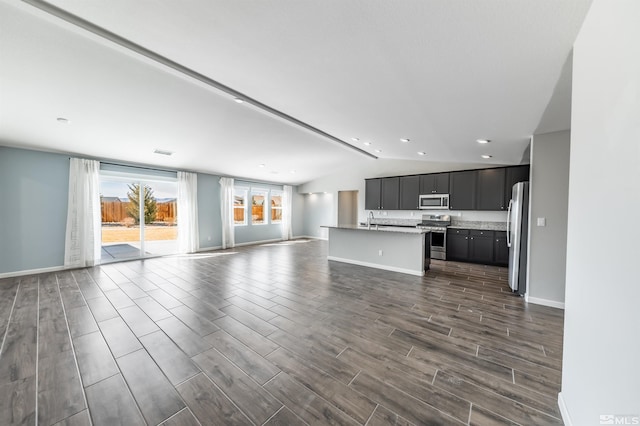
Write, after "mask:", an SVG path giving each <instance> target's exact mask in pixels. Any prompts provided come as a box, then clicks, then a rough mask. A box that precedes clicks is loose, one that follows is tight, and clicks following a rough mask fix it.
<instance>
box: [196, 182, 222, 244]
mask: <svg viewBox="0 0 640 426" xmlns="http://www.w3.org/2000/svg"><path fill="white" fill-rule="evenodd" d="M219 180H220V177H219V176H213V175H207V174H204V173H198V232H199V233H200V250H206V249H207V248H214V247H220V246H222V219H221V213H220V183H219Z"/></svg>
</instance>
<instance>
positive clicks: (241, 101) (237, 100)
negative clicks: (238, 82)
mask: <svg viewBox="0 0 640 426" xmlns="http://www.w3.org/2000/svg"><path fill="white" fill-rule="evenodd" d="M233 100H234V101H235V102H236V103H238V104H241V103H244V99H240V98H233Z"/></svg>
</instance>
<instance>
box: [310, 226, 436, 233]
mask: <svg viewBox="0 0 640 426" xmlns="http://www.w3.org/2000/svg"><path fill="white" fill-rule="evenodd" d="M321 228H333V229H352V230H355V231H369V232H395V233H398V234H426V233H427V232H430V231H428V230H426V229H419V228H409V227H402V226H380V225H379V226H378V228H377V229H376V226H375V225H371V228H368V227H366V226H358V225H339V226H328V225H325V226H321Z"/></svg>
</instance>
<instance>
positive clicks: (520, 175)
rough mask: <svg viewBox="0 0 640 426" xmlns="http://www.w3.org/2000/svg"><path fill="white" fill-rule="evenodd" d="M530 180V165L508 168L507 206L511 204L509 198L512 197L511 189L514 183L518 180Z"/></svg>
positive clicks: (506, 182)
mask: <svg viewBox="0 0 640 426" xmlns="http://www.w3.org/2000/svg"><path fill="white" fill-rule="evenodd" d="M528 181H529V166H528V165H524V166H513V167H507V168H506V178H505V185H504V203H505V206H508V205H509V200H510V199H511V189H512V188H513V185H515V184H516V183H518V182H528Z"/></svg>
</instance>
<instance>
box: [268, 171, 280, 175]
mask: <svg viewBox="0 0 640 426" xmlns="http://www.w3.org/2000/svg"><path fill="white" fill-rule="evenodd" d="M269 173H271V174H272V175H277V174H278V172H277V171H276V170H271V171H270V172H269Z"/></svg>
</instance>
